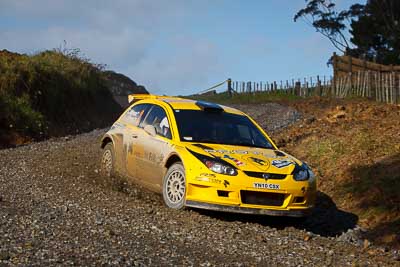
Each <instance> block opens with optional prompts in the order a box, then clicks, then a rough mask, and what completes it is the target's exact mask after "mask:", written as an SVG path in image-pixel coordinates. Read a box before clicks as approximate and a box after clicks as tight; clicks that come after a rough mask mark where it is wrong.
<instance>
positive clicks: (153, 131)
mask: <svg viewBox="0 0 400 267" xmlns="http://www.w3.org/2000/svg"><path fill="white" fill-rule="evenodd" d="M144 131H145V132H146V133H148V134H149V135H151V136H156V134H157V132H156V127H154V126H153V125H150V124H148V125H146V126H144Z"/></svg>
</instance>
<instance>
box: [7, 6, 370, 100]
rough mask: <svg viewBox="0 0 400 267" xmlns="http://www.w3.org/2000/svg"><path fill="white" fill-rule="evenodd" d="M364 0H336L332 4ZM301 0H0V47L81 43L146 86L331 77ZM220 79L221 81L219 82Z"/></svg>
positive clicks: (321, 41)
mask: <svg viewBox="0 0 400 267" xmlns="http://www.w3.org/2000/svg"><path fill="white" fill-rule="evenodd" d="M356 2H358V3H363V2H365V1H350V0H337V1H335V3H337V6H338V9H346V8H348V7H349V6H350V5H352V4H354V3H356ZM304 6H305V1H304V0H252V1H250V0H0V50H2V49H7V50H10V51H13V52H18V53H27V54H34V53H37V52H40V51H43V50H47V49H53V48H59V47H63V46H64V40H65V43H66V47H67V48H79V49H80V50H81V52H82V54H83V55H84V56H85V57H87V58H90V59H91V61H92V62H94V63H98V64H105V65H106V68H107V69H110V70H113V71H116V72H119V73H122V74H124V75H126V76H128V77H130V78H131V79H132V80H134V81H135V82H136V83H138V84H141V85H144V86H145V87H146V89H147V90H148V91H150V92H151V93H153V94H166V95H188V94H193V93H196V92H199V91H202V90H204V89H207V88H209V87H211V86H212V85H214V84H217V83H219V82H221V81H224V80H226V79H227V78H231V79H232V80H234V81H256V82H259V81H263V82H271V81H278V82H279V81H280V80H291V79H299V78H301V79H303V78H306V77H311V76H312V77H316V76H317V75H319V76H321V77H322V76H324V75H326V76H330V75H332V72H333V71H332V68H328V67H327V64H326V63H327V61H328V59H329V57H330V56H331V55H332V53H333V52H334V51H335V49H334V48H333V46H332V45H331V44H330V42H329V41H328V40H327V39H325V38H324V37H323V36H322V35H320V34H319V33H316V32H315V30H314V29H313V28H312V27H310V26H308V25H306V24H305V23H304V22H302V21H298V22H296V23H295V22H294V21H293V16H294V14H295V13H296V12H297V11H298V10H299V9H301V8H302V7H304ZM223 89H225V88H221V89H220V90H223Z"/></svg>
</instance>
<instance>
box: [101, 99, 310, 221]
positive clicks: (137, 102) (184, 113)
mask: <svg viewBox="0 0 400 267" xmlns="http://www.w3.org/2000/svg"><path fill="white" fill-rule="evenodd" d="M129 100H130V102H134V104H132V105H131V106H130V107H129V108H128V109H127V110H126V111H125V112H124V113H123V114H122V115H121V117H120V118H119V119H118V120H117V121H116V122H115V123H114V124H113V126H112V127H111V129H110V130H109V131H108V132H107V133H106V134H105V135H104V137H103V138H102V143H101V147H102V148H103V149H104V150H103V156H102V159H101V170H102V173H103V174H104V175H106V176H111V175H114V174H116V173H117V174H118V175H123V176H124V177H127V178H128V179H129V180H131V181H133V182H136V183H139V184H141V185H142V186H144V187H146V188H148V189H150V190H152V191H156V192H159V193H162V195H163V199H164V202H165V204H166V205H167V206H168V207H170V208H174V209H181V208H183V207H195V208H202V209H210V210H221V211H227V212H238V213H253V214H268V215H278V216H294V217H301V216H304V215H306V214H308V212H309V211H310V209H311V208H312V207H313V206H314V202H315V197H316V178H315V176H314V174H313V172H312V171H311V169H310V168H309V167H308V166H307V165H306V164H305V163H302V162H301V161H299V160H297V159H296V158H294V157H292V156H290V155H288V154H286V153H285V152H282V151H280V150H278V148H277V147H276V145H275V144H274V143H273V141H272V140H271V138H270V137H269V136H268V135H267V134H266V133H265V132H264V131H263V130H262V129H261V127H260V126H258V125H257V123H256V122H254V121H253V120H252V119H251V118H250V117H249V116H247V115H246V114H244V113H243V112H241V111H239V110H237V109H234V108H230V107H226V106H221V105H217V104H213V103H208V102H202V101H194V100H188V99H183V98H177V97H167V96H155V95H130V96H129Z"/></svg>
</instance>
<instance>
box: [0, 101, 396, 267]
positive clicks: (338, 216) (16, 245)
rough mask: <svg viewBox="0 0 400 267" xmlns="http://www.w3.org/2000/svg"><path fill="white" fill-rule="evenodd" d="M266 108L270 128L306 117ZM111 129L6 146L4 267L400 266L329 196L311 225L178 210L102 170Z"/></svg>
mask: <svg viewBox="0 0 400 267" xmlns="http://www.w3.org/2000/svg"><path fill="white" fill-rule="evenodd" d="M241 108H242V109H243V110H246V107H244V106H242V107H241ZM251 109H252V107H250V109H249V111H251ZM260 109H262V111H260ZM276 109H277V110H280V111H282V112H286V113H282V112H272V113H271V110H276ZM256 110H257V112H261V113H259V114H258V115H257V114H256V116H255V117H256V119H257V120H258V121H259V122H261V124H262V125H263V126H264V127H265V121H262V118H263V117H265V116H266V115H265V113H268V114H269V115H268V118H269V119H270V120H269V122H268V123H267V124H268V125H271V122H272V124H273V121H277V122H279V121H280V119H281V118H282V114H288V115H287V118H288V119H287V123H290V121H295V120H296V119H297V118H298V117H299V116H300V115H299V114H298V113H296V112H295V111H293V110H288V109H287V108H286V109H285V108H284V107H278V106H276V104H273V106H268V105H262V106H258V107H257V109H256ZM263 112H264V113H263ZM250 113H251V112H250ZM263 114H264V115H263ZM285 123H286V122H285ZM285 125H287V124H284V125H283V126H281V125H275V126H276V129H278V128H279V127H284V126H285ZM269 129H274V127H272V128H269ZM104 132H105V130H95V131H93V132H90V133H86V134H82V135H77V136H70V137H63V138H58V139H51V140H48V141H45V142H41V143H33V144H30V145H27V146H22V147H18V148H14V149H6V150H1V151H0V266H1V265H4V266H8V265H11V266H12V265H29V266H37V265H40V266H54V265H57V266H59V265H80V266H81V265H83V266H92V265H96V266H98V265H106V266H160V265H162V266H165V265H167V266H169V265H180V266H192V265H194V266H214V265H218V266H282V265H286V266H329V265H334V266H367V265H368V266H400V261H399V260H400V255H399V253H398V252H397V251H393V250H389V249H386V248H379V247H375V246H373V244H370V243H369V242H368V241H367V240H364V239H363V237H362V236H363V229H361V228H359V227H358V226H357V225H356V222H357V216H355V215H354V214H351V213H347V212H345V211H341V210H339V209H337V207H336V206H335V204H334V203H333V202H332V200H331V199H330V197H329V196H328V195H326V194H324V193H322V192H320V193H319V197H318V200H319V201H318V203H319V204H318V206H317V207H316V209H315V211H314V213H313V214H312V216H311V217H309V218H308V219H306V220H304V221H300V220H296V219H291V218H280V217H268V216H248V215H238V214H229V213H218V212H210V211H201V210H194V209H187V210H183V211H175V210H171V209H168V208H167V207H165V206H164V204H163V202H162V198H161V197H160V196H159V195H157V194H154V193H151V192H148V191H146V190H145V189H143V188H140V187H138V186H136V185H131V184H128V183H126V182H125V181H124V179H121V178H114V179H112V180H111V179H105V178H103V177H101V176H100V174H99V158H100V155H101V149H100V148H99V140H100V137H101V135H102V134H103V133H104Z"/></svg>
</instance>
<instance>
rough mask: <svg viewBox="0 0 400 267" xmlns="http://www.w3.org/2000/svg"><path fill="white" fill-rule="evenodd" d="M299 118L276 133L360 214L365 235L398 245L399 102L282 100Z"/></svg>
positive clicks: (323, 185) (325, 187)
mask: <svg viewBox="0 0 400 267" xmlns="http://www.w3.org/2000/svg"><path fill="white" fill-rule="evenodd" d="M286 104H288V105H290V106H292V107H294V108H295V109H296V110H298V111H300V112H301V113H302V114H303V119H302V120H300V121H299V122H297V123H296V124H294V125H292V126H291V127H288V128H286V129H284V130H283V131H281V132H279V133H277V134H275V135H274V138H275V140H276V141H277V142H278V144H279V145H280V146H281V147H283V149H284V150H287V151H289V152H290V153H292V154H294V155H296V156H298V157H299V158H302V159H304V160H306V161H308V163H309V164H310V165H311V166H312V167H313V168H314V170H315V171H316V172H317V174H318V176H319V177H320V179H319V189H320V190H321V191H323V192H325V193H326V194H328V195H329V196H331V197H332V199H333V200H334V202H335V203H336V204H337V205H338V206H339V207H340V208H341V209H344V210H346V211H349V212H353V213H355V214H357V216H359V224H360V225H361V226H362V227H364V228H365V229H368V233H367V237H368V238H369V239H370V240H372V241H373V242H375V243H377V244H381V245H384V246H395V247H400V195H399V192H400V106H399V105H388V104H381V103H376V102H373V101H368V100H358V99H353V100H337V99H330V100H328V99H319V98H314V99H306V100H302V101H295V102H286Z"/></svg>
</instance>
